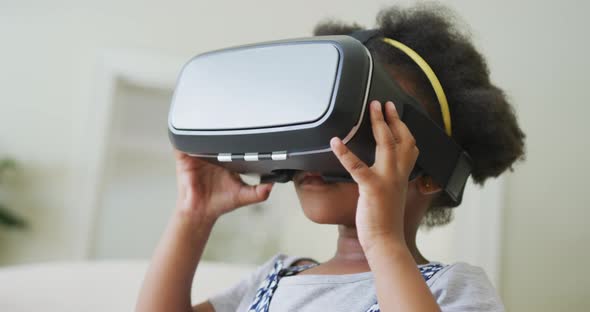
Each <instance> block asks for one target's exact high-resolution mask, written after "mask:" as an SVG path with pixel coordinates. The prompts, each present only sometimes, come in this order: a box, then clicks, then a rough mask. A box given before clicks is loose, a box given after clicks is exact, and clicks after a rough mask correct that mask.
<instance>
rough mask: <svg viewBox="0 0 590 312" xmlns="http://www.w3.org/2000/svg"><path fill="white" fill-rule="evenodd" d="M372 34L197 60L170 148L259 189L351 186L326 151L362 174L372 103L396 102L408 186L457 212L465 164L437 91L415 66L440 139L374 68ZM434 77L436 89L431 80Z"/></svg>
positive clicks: (174, 119)
mask: <svg viewBox="0 0 590 312" xmlns="http://www.w3.org/2000/svg"><path fill="white" fill-rule="evenodd" d="M377 36H379V31H378V30H369V31H359V32H355V33H353V34H351V35H341V36H317V37H310V38H299V39H290V40H280V41H272V42H265V43H257V44H251V45H244V46H238V47H232V48H227V49H222V50H216V51H212V52H207V53H204V54H201V55H198V56H196V57H194V58H193V59H191V60H190V61H189V62H188V63H187V64H186V65H185V66H184V68H183V69H182V71H181V73H180V76H179V78H178V81H177V85H176V89H175V92H174V96H173V99H172V104H171V107H170V113H169V118H168V130H169V137H170V140H171V142H172V144H173V145H174V147H175V148H176V149H178V150H180V151H183V152H185V153H188V154H190V155H192V156H197V157H201V158H203V159H205V160H207V161H209V162H212V163H215V164H218V165H220V166H223V167H225V168H227V169H229V170H231V171H234V172H239V173H250V174H259V175H260V176H261V182H272V181H275V182H288V181H290V180H291V179H292V178H293V175H294V174H295V173H296V172H297V171H314V172H320V173H321V174H322V177H323V178H324V179H325V180H326V181H328V182H340V181H347V182H352V181H353V180H352V178H351V177H350V175H349V174H348V172H347V171H346V170H345V169H344V167H342V165H341V164H340V162H339V161H338V159H337V158H336V157H335V155H334V154H333V152H332V151H331V149H330V146H329V141H330V139H331V138H332V137H334V136H337V137H339V138H341V139H342V140H343V142H344V143H345V144H346V145H347V146H348V148H350V149H351V150H352V151H353V152H354V153H355V154H356V155H357V156H358V157H359V158H360V159H362V160H363V161H364V162H365V163H367V164H368V165H371V164H373V162H374V157H375V140H374V137H373V134H372V130H371V124H370V117H369V111H368V104H367V103H368V102H370V101H371V100H379V101H381V102H382V103H384V102H385V101H389V100H391V101H393V102H394V104H395V106H396V109H397V111H398V114H399V116H400V119H401V120H402V121H403V122H404V123H405V124H406V125H407V126H408V128H409V129H410V132H411V133H412V134H413V135H414V138H415V139H416V145H417V146H418V148H419V149H420V155H419V157H418V159H417V161H416V165H415V167H414V169H413V170H412V174H411V176H410V179H413V178H415V177H417V176H418V175H422V174H423V175H428V176H430V177H432V179H433V181H435V182H436V183H438V184H439V185H440V186H441V187H442V188H443V190H444V193H445V194H446V195H447V197H448V200H447V203H446V205H448V206H451V207H454V206H457V205H459V204H460V203H461V199H462V194H463V190H464V187H465V183H466V181H467V178H468V177H469V174H470V173H471V160H470V157H469V156H468V155H467V153H466V152H465V151H463V150H462V149H461V147H460V146H459V145H458V144H457V143H456V142H455V141H453V139H452V138H451V136H450V135H451V128H450V116H449V112H448V106H447V105H446V98H445V97H444V92H442V87H441V86H440V83H438V79H436V75H434V72H432V70H431V69H430V67H428V64H426V62H425V61H424V60H423V59H422V58H421V57H420V56H419V55H418V54H417V53H415V52H414V51H412V50H411V49H410V48H409V47H407V46H405V45H403V44H402V43H400V42H397V41H395V40H392V39H389V38H381V39H382V40H383V41H384V42H387V43H389V44H390V45H392V46H395V47H396V48H398V49H399V50H401V51H403V52H405V53H406V54H407V55H408V56H409V57H411V58H412V59H414V61H416V63H417V65H418V66H420V67H421V68H422V70H423V71H424V72H425V74H426V75H427V77H428V78H429V80H430V81H431V83H432V85H433V88H434V90H435V93H436V95H437V97H438V99H439V103H440V104H441V111H442V113H443V121H444V123H445V129H442V128H441V127H439V126H438V125H437V124H436V123H435V122H434V121H433V120H431V119H430V118H429V116H428V114H427V112H426V111H425V109H424V108H423V107H422V106H421V105H420V104H419V103H418V102H417V101H416V100H415V99H414V98H412V97H411V96H409V95H408V94H407V93H405V92H404V91H403V90H402V89H401V88H400V86H399V85H398V84H397V83H396V82H395V81H394V80H393V79H392V78H391V77H390V76H389V74H388V73H387V72H386V70H385V68H384V66H383V65H381V64H380V63H379V62H376V61H375V60H374V59H373V56H372V55H371V53H370V51H369V49H368V48H367V47H366V46H365V44H366V43H367V42H368V41H369V40H371V39H373V38H375V39H376V37H377ZM432 76H433V77H434V79H433V78H432Z"/></svg>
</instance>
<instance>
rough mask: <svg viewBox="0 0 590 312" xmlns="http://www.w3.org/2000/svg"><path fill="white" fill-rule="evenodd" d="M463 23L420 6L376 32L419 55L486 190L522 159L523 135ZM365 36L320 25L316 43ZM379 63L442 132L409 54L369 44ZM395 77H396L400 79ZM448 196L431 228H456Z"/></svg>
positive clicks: (437, 205) (436, 7) (389, 15)
mask: <svg viewBox="0 0 590 312" xmlns="http://www.w3.org/2000/svg"><path fill="white" fill-rule="evenodd" d="M458 20H459V19H458V18H457V17H456V15H455V14H454V13H453V12H452V11H451V10H450V9H448V8H447V7H445V6H443V5H440V4H435V3H428V4H420V5H417V6H413V7H400V6H392V7H388V8H385V9H383V10H382V11H381V12H380V13H379V14H378V16H377V29H379V30H380V32H381V33H382V35H383V37H388V38H393V39H395V40H398V41H400V42H403V43H404V44H406V45H408V46H409V47H411V48H412V49H413V50H415V51H416V52H417V53H418V54H420V55H421V56H422V57H423V58H424V59H425V60H426V61H427V62H428V64H429V65H430V66H431V67H432V69H433V70H434V72H435V73H436V75H437V76H438V78H439V80H440V82H441V84H442V86H443V88H444V90H445V93H446V96H447V99H448V102H449V109H450V112H451V120H452V125H453V138H454V140H455V141H456V142H457V143H458V144H459V145H461V146H462V147H463V149H464V150H465V151H467V153H469V155H470V156H471V158H472V160H473V170H472V179H473V181H474V182H475V183H477V184H479V185H483V184H484V182H485V181H486V179H488V178H491V177H497V176H499V175H500V174H501V173H502V172H504V171H506V170H507V169H510V170H512V164H513V163H514V162H515V161H517V160H522V159H524V138H525V135H524V133H523V132H522V130H521V129H520V127H519V125H518V123H517V120H516V116H515V114H514V111H513V108H512V106H511V105H510V103H509V102H508V99H507V97H506V95H505V93H504V92H503V91H502V90H501V89H500V88H498V87H497V86H495V85H494V84H492V83H491V82H490V73H489V69H488V66H487V64H486V61H485V59H484V57H483V56H482V55H481V53H479V52H478V51H477V50H476V49H475V47H474V46H473V44H472V42H471V39H470V37H469V34H468V33H467V32H465V31H461V30H460V29H459V28H460V27H459V26H458V23H457V21H458ZM361 29H364V28H363V27H361V26H360V25H358V24H356V23H353V24H347V23H342V22H338V21H334V20H328V21H324V22H321V23H319V24H318V25H317V26H316V27H315V29H314V35H316V36H320V35H346V34H350V33H352V32H354V31H357V30H361ZM367 47H368V49H369V50H370V51H371V53H372V54H373V56H374V57H375V58H376V59H378V60H379V61H380V62H381V63H383V64H385V66H386V67H387V68H388V69H389V70H390V72H392V74H393V73H395V74H397V76H401V77H403V80H407V81H409V83H410V84H411V85H412V87H411V89H412V90H408V92H409V93H410V94H412V96H414V97H415V98H416V99H418V100H419V101H420V102H421V103H422V104H423V105H425V106H426V109H427V110H428V112H429V114H430V117H431V118H432V119H433V120H434V121H435V122H437V123H438V124H439V125H440V126H441V127H442V117H441V112H440V107H439V104H438V101H437V100H436V96H435V94H434V91H433V90H432V87H431V85H430V82H429V81H428V79H427V78H426V76H425V75H424V73H423V72H422V71H421V70H420V68H419V67H418V66H417V65H416V64H415V63H414V61H413V60H411V59H410V58H409V57H408V56H406V55H405V54H404V53H403V52H401V51H399V50H397V49H396V48H394V47H392V46H390V45H389V44H387V43H384V42H382V41H381V40H379V39H378V38H373V39H372V40H370V41H369V42H368V43H367ZM395 74H394V75H395ZM447 203H448V199H447V198H446V196H445V195H441V196H439V198H438V199H436V200H435V201H434V202H433V204H432V206H431V207H430V208H429V209H428V211H427V213H426V216H425V218H424V220H423V221H422V224H423V225H425V226H426V227H432V226H437V225H444V224H447V223H449V222H450V220H451V218H452V210H451V209H450V208H449V206H448V204H447Z"/></svg>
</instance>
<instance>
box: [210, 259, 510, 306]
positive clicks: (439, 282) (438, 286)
mask: <svg viewBox="0 0 590 312" xmlns="http://www.w3.org/2000/svg"><path fill="white" fill-rule="evenodd" d="M279 257H280V258H282V259H285V260H284V264H285V266H290V265H292V264H293V263H295V262H296V261H297V260H299V259H301V258H300V257H287V256H286V255H283V254H278V255H276V256H274V257H273V258H272V259H270V260H269V261H267V262H266V263H265V264H263V265H262V266H260V267H258V268H257V269H256V270H255V271H254V272H252V273H251V274H250V275H249V276H247V277H246V278H244V279H242V280H241V281H240V282H239V283H237V284H236V285H234V286H233V287H231V288H229V289H227V290H225V291H223V292H222V293H219V294H217V295H215V296H213V297H211V298H210V299H209V301H210V302H211V304H212V305H213V307H214V308H215V311H216V312H230V311H231V312H235V311H239V312H243V311H248V308H249V307H250V304H252V301H253V299H254V296H255V295H256V291H257V290H258V287H259V286H260V283H262V281H264V279H265V278H266V275H267V274H268V273H269V272H270V271H271V270H272V268H273V264H274V263H275V261H277V260H278V259H279ZM427 285H428V287H429V288H430V291H431V292H432V294H433V295H434V297H435V298H436V302H437V303H438V304H439V306H440V308H441V310H442V311H465V312H467V311H504V306H503V305H502V302H501V300H500V298H499V297H498V294H497V293H496V290H495V289H494V287H493V286H492V284H491V283H490V281H489V280H488V278H487V276H486V274H485V272H484V271H483V270H482V269H481V268H479V267H475V266H471V265H469V264H466V263H461V262H460V263H455V264H452V265H448V266H445V267H444V268H443V269H442V270H440V271H438V272H437V273H436V274H435V275H434V276H432V277H431V278H430V279H429V280H428V282H427ZM376 299H377V297H376V293H375V285H374V283H373V273H372V272H363V273H355V274H343V275H311V274H309V275H305V274H304V275H294V276H286V277H283V278H281V279H280V281H279V286H278V287H277V289H276V291H275V293H274V295H273V297H272V300H271V303H270V311H281V312H282V311H298V312H312V311H346V312H354V311H358V312H366V311H367V310H368V309H369V308H370V307H371V305H373V304H374V303H375V302H376Z"/></svg>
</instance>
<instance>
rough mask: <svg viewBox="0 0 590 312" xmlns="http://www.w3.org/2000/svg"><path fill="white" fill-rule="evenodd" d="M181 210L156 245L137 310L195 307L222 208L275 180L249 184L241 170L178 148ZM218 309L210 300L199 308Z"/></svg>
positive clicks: (257, 195)
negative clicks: (195, 288) (201, 268)
mask: <svg viewBox="0 0 590 312" xmlns="http://www.w3.org/2000/svg"><path fill="white" fill-rule="evenodd" d="M176 175H177V184H178V201H177V209H176V211H175V212H174V213H173V215H172V217H171V219H170V222H169V223H168V226H167V228H166V230H165V232H164V234H163V236H162V239H161V240H160V243H159V244H158V247H157V249H156V251H155V254H154V256H153V259H152V262H151V264H150V267H149V269H148V271H147V274H146V277H145V279H144V282H143V285H142V288H141V291H140V294H139V298H138V301H137V306H136V311H138V312H139V311H141V312H155V311H179V312H189V311H192V307H191V286H192V283H193V276H194V274H195V271H196V269H197V265H198V264H199V262H200V260H201V255H202V254H203V250H204V249H205V245H206V243H207V240H208V238H209V235H210V233H211V229H212V228H213V225H214V224H215V222H216V221H217V219H218V218H219V217H220V216H221V215H222V214H224V213H227V212H229V211H232V210H234V209H236V208H237V207H241V206H244V205H248V204H252V203H256V202H261V201H264V200H266V198H268V195H269V194H270V191H271V188H272V185H269V184H261V185H257V186H249V185H246V184H244V183H243V182H242V181H241V179H240V177H239V175H238V174H235V173H231V172H229V171H227V170H226V169H224V168H221V167H219V166H215V165H213V164H210V163H207V162H205V161H203V160H200V159H197V158H193V157H190V156H188V155H186V154H184V153H181V152H176ZM195 309H196V310H198V311H199V312H201V311H203V312H207V311H214V310H213V307H212V306H211V304H209V303H208V302H205V303H202V304H200V305H198V306H196V307H195Z"/></svg>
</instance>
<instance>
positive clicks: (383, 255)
mask: <svg viewBox="0 0 590 312" xmlns="http://www.w3.org/2000/svg"><path fill="white" fill-rule="evenodd" d="M372 246H373V247H372V248H371V249H370V250H367V251H366V256H367V260H368V262H369V266H370V267H371V271H373V273H374V276H375V287H376V289H377V300H378V302H379V309H380V310H381V311H383V312H393V311H428V312H433V311H440V308H439V306H438V304H437V303H436V300H435V299H434V297H433V296H432V293H431V292H430V289H429V288H428V286H427V285H426V283H425V282H424V278H423V277H422V275H421V274H420V271H419V270H418V268H417V266H416V262H415V261H414V258H412V255H411V253H410V251H409V250H408V248H407V247H406V245H405V244H404V243H403V242H397V241H396V240H395V239H388V238H384V239H382V241H379V242H374V244H372Z"/></svg>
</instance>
